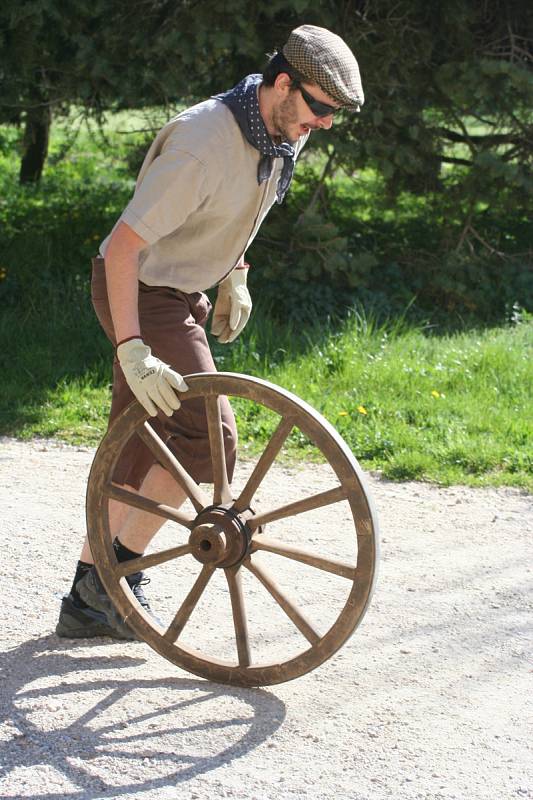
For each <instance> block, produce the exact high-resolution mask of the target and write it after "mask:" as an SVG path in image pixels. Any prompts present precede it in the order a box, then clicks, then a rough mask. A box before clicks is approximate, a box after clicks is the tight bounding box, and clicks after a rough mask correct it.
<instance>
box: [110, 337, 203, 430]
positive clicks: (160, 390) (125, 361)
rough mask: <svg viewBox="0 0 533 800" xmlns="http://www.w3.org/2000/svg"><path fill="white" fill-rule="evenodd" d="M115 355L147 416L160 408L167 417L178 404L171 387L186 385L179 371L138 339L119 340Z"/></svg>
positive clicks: (181, 387)
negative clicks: (156, 355) (165, 362)
mask: <svg viewBox="0 0 533 800" xmlns="http://www.w3.org/2000/svg"><path fill="white" fill-rule="evenodd" d="M117 357H118V360H119V361H120V366H121V367H122V372H123V373H124V377H125V378H126V381H127V382H128V386H129V387H130V389H131V391H132V392H133V394H134V395H135V397H136V398H137V400H138V401H139V403H140V404H141V405H143V406H144V407H145V409H146V410H147V411H148V413H149V414H150V416H152V417H155V415H156V414H157V412H158V411H159V410H160V409H161V411H164V412H165V414H166V415H167V417H171V416H172V413H173V412H174V411H176V410H177V409H178V408H179V407H180V405H181V402H180V399H179V397H178V396H177V394H176V392H175V391H174V389H175V390H176V391H178V392H186V391H187V389H188V388H189V387H188V386H187V384H186V383H185V381H184V380H183V378H182V377H181V375H180V374H179V373H178V372H174V370H173V369H171V368H170V367H169V366H168V364H164V363H163V361H160V360H159V359H158V358H156V357H155V356H153V355H152V351H151V350H150V348H149V347H148V345H146V344H145V343H144V342H143V340H142V339H130V340H129V341H127V342H122V344H119V345H118V347H117Z"/></svg>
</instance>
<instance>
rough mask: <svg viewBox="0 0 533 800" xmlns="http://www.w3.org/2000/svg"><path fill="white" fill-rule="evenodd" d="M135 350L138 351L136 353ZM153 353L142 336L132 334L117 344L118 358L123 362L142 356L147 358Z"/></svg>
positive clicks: (137, 359) (136, 359) (135, 359)
mask: <svg viewBox="0 0 533 800" xmlns="http://www.w3.org/2000/svg"><path fill="white" fill-rule="evenodd" d="M135 351H137V352H136V353H135ZM134 353H135V355H134ZM151 353H152V351H151V350H150V348H149V347H148V345H147V344H145V343H144V342H143V340H142V339H141V338H140V336H132V337H131V338H129V339H124V340H123V341H122V342H120V343H119V344H117V358H118V360H119V361H120V363H121V364H122V363H123V362H126V361H139V360H140V359H142V358H147V357H148V356H149V355H151ZM132 356H133V358H132Z"/></svg>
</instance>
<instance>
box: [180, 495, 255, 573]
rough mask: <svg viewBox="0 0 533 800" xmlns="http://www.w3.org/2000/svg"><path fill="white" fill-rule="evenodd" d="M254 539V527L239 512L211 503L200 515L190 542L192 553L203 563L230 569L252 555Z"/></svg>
mask: <svg viewBox="0 0 533 800" xmlns="http://www.w3.org/2000/svg"><path fill="white" fill-rule="evenodd" d="M251 538H252V532H251V530H250V528H249V527H248V525H247V524H246V522H245V521H244V520H243V519H242V518H241V517H240V516H239V514H237V512H236V511H234V510H233V509H231V508H225V507H224V506H209V507H208V508H204V510H203V511H201V512H200V513H199V515H198V517H197V518H196V520H195V523H194V527H193V529H192V531H191V535H190V536H189V544H190V546H191V549H192V555H193V556H194V557H195V558H196V559H197V560H198V561H200V562H201V563H202V564H212V565H213V566H215V567H223V568H226V567H232V566H234V565H235V564H238V563H239V562H240V561H242V560H243V559H244V558H245V557H246V556H247V555H248V551H249V547H250V541H251Z"/></svg>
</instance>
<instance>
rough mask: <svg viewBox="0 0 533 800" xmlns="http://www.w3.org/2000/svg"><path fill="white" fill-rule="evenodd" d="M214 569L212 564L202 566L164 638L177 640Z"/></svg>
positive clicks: (170, 640) (169, 640) (172, 640)
mask: <svg viewBox="0 0 533 800" xmlns="http://www.w3.org/2000/svg"><path fill="white" fill-rule="evenodd" d="M214 571H215V568H214V567H213V566H212V565H211V564H205V565H204V566H203V567H202V571H201V572H200V574H199V575H198V577H197V578H196V580H195V582H194V585H193V587H192V589H191V591H190V592H189V594H188V595H187V597H186V598H185V600H184V601H183V603H182V604H181V607H180V609H179V611H178V613H177V614H176V616H175V617H174V619H173V620H172V622H171V623H170V625H169V626H168V628H167V630H166V632H165V635H164V638H165V639H166V640H167V641H168V642H175V641H176V639H177V638H178V637H179V635H180V633H181V632H182V630H183V628H184V627H185V625H186V624H187V621H188V620H189V617H190V616H191V614H192V612H193V611H194V609H195V608H196V606H197V605H198V601H199V600H200V597H201V596H202V594H203V592H204V589H205V587H206V586H207V584H208V583H209V579H210V578H211V575H212V574H213V572H214Z"/></svg>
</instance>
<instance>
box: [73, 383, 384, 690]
mask: <svg viewBox="0 0 533 800" xmlns="http://www.w3.org/2000/svg"><path fill="white" fill-rule="evenodd" d="M186 380H187V385H188V386H189V391H188V392H187V398H191V399H192V398H195V397H203V398H204V399H205V404H206V411H207V418H208V427H209V440H210V444H211V457H212V463H213V476H214V485H213V492H212V496H211V493H210V494H209V495H208V494H207V493H206V491H205V490H204V489H203V488H201V487H200V486H198V485H197V483H196V482H195V481H194V480H193V479H192V477H191V476H190V475H189V474H188V473H187V472H186V470H185V469H184V468H183V467H182V465H181V464H180V463H179V462H178V460H177V459H176V458H175V457H174V455H173V454H172V453H171V451H170V450H169V449H168V447H167V446H166V445H165V444H164V443H163V442H162V441H161V439H160V438H159V437H158V436H157V434H156V433H155V432H154V430H153V428H152V427H151V425H150V424H149V417H148V415H147V414H146V412H145V411H144V409H143V408H142V407H141V406H140V405H139V404H138V403H132V404H131V405H130V406H129V407H128V408H127V409H125V410H124V412H123V413H122V414H121V415H120V417H118V418H117V419H116V421H115V422H114V424H113V425H112V427H111V428H110V430H109V431H108V433H107V434H106V436H105V437H104V439H103V440H102V443H101V445H100V447H99V449H98V451H97V453H96V456H95V459H94V462H93V465H92V468H91V473H90V477H89V484H88V490H87V527H88V531H89V540H90V544H91V549H92V552H93V555H94V558H95V562H96V564H97V568H98V572H99V574H100V577H101V579H102V582H103V583H104V585H105V587H106V590H107V592H108V594H109V596H110V597H111V599H112V601H113V603H114V604H115V606H116V608H117V609H118V611H119V612H120V613H121V614H122V616H123V618H124V620H126V621H127V624H128V625H129V626H130V627H131V628H132V629H133V631H134V632H135V633H136V634H137V636H138V637H139V638H140V639H142V640H144V641H145V642H147V644H149V645H150V646H151V647H152V648H154V649H155V650H156V651H157V652H159V653H160V654H161V655H163V656H164V657H165V658H167V659H169V660H170V661H171V662H173V663H175V664H177V665H178V666H180V667H182V668H183V669H186V670H188V671H189V672H192V673H194V674H196V675H200V676H202V677H205V678H208V679H210V680H214V681H219V682H221V683H229V684H233V685H240V686H259V685H268V684H274V683H281V682H283V681H287V680H290V679H292V678H296V677H298V676H300V675H303V674H305V673H306V672H309V671H310V670H312V669H314V668H315V667H317V666H318V665H319V664H321V663H323V662H324V661H325V660H326V659H328V658H329V657H330V656H331V655H332V654H333V653H335V652H336V651H337V650H338V649H339V648H340V647H341V646H342V644H343V643H344V642H345V641H346V640H347V639H348V638H349V636H350V635H351V634H352V633H353V632H354V630H355V628H356V627H357V625H358V624H359V622H360V621H361V619H362V617H363V615H364V613H365V611H366V609H367V607H368V604H369V601H370V598H371V594H372V590H373V586H374V583H375V579H376V570H377V558H378V533H377V521H376V516H375V513H374V511H373V509H372V504H371V501H370V499H369V497H368V494H367V491H366V489H365V485H364V479H363V476H362V473H361V470H360V467H359V465H358V464H357V461H356V460H355V458H354V456H353V454H352V453H351V451H350V450H349V449H348V447H347V445H346V444H345V442H344V441H343V440H342V438H341V437H340V436H339V434H338V433H337V432H336V430H335V429H334V428H333V427H332V426H331V425H330V424H329V423H328V422H327V421H326V420H325V419H324V418H323V417H322V416H321V415H320V414H318V413H317V412H316V411H315V410H314V409H312V408H311V407H310V406H309V405H308V404H307V403H304V402H303V401H302V400H300V399H299V398H297V397H295V396H294V395H292V394H291V393H290V392H287V391H285V390H283V389H281V388H279V387H277V386H274V385H273V384H271V383H268V382H266V381H263V380H260V379H258V378H252V377H249V376H245V375H238V374H233V373H223V372H219V373H202V374H195V375H188V376H186ZM221 395H228V396H230V397H237V398H243V400H244V401H246V402H250V403H253V404H256V405H257V406H259V407H263V409H269V410H270V411H271V412H274V414H275V415H278V417H279V419H278V420H277V426H276V427H275V430H274V432H273V433H272V435H271V437H270V439H269V441H268V444H267V446H266V448H265V449H264V451H263V453H262V454H261V456H260V457H259V458H258V460H257V462H256V463H255V465H254V466H253V468H252V469H251V473H250V474H249V475H248V477H247V479H246V480H245V482H244V485H243V486H242V487H241V488H237V487H235V485H233V486H230V485H229V483H228V478H227V472H226V463H225V454H224V447H223V438H222V423H221V416H220V408H219V402H218V398H219V396H221ZM240 402H242V401H240ZM176 413H178V414H179V411H178V412H176ZM294 429H297V430H299V431H300V432H301V434H302V435H303V436H305V437H306V438H307V439H308V440H309V441H311V442H312V443H313V444H314V446H315V447H316V449H317V450H318V451H319V452H320V454H321V455H322V457H323V459H325V461H326V462H327V463H328V464H329V468H328V469H329V474H330V475H331V481H332V485H331V486H330V487H329V488H326V489H325V490H323V489H322V490H320V491H312V490H311V492H310V493H309V492H308V493H307V494H306V493H305V491H304V496H303V497H302V496H301V494H302V487H299V488H298V487H297V486H296V485H295V486H294V487H293V485H292V481H289V482H288V486H287V492H288V494H290V492H291V490H292V489H293V488H294V491H295V492H296V493H297V494H296V499H294V500H293V499H290V501H289V502H283V504H281V505H280V504H279V503H278V504H277V505H276V503H274V505H273V507H269V506H268V504H267V507H266V508H264V507H263V504H264V502H265V500H264V497H263V496H262V495H263V493H264V490H265V486H267V485H268V480H267V479H268V475H269V470H270V469H271V467H272V465H273V463H274V461H275V459H276V457H277V456H278V454H279V453H280V451H281V449H282V447H283V445H284V444H285V442H286V441H287V439H288V437H289V435H291V432H292V431H293V430H294ZM132 436H139V437H140V438H141V439H142V440H143V441H144V442H145V443H146V445H147V446H148V447H149V448H150V449H151V450H152V452H153V453H154V455H155V456H156V457H157V459H158V461H159V463H160V464H161V465H162V466H163V467H164V468H165V469H166V470H167V471H168V473H169V474H170V475H171V476H172V478H173V479H174V480H175V481H176V483H177V484H178V485H179V486H180V487H181V488H182V489H183V490H184V491H185V492H186V494H187V497H188V498H189V501H190V503H188V504H187V506H188V507H189V510H187V507H185V506H184V507H183V508H181V509H176V508H173V507H172V506H170V505H167V504H165V502H164V501H165V498H160V499H151V498H148V497H143V496H141V495H140V494H136V493H134V492H132V491H128V490H127V489H124V488H122V487H119V486H117V485H115V484H114V483H113V472H114V468H115V465H116V463H117V460H118V457H119V455H120V452H121V451H122V449H123V447H124V446H125V445H126V443H127V442H128V441H129V439H130V438H131V437H132ZM266 493H267V495H268V491H267V492H266ZM258 497H260V500H261V502H260V503H259V502H258ZM110 499H114V500H117V501H119V502H121V503H125V504H126V505H128V506H131V507H135V508H138V509H141V510H143V511H147V512H149V513H150V514H156V515H158V516H160V517H162V518H164V520H166V521H167V524H166V525H165V527H164V529H163V531H166V533H164V534H161V535H162V538H163V540H164V542H163V548H162V549H161V546H160V549H157V545H158V544H159V537H160V534H158V535H157V536H156V538H155V539H154V541H153V543H152V548H153V551H149V552H148V553H147V554H145V555H144V556H142V557H141V558H139V559H135V560H134V561H130V562H127V563H121V564H119V563H118V562H117V560H116V556H115V552H114V549H113V546H112V542H111V536H110V531H109V512H108V504H109V500H110ZM335 509H340V511H339V512H338V513H336V512H335ZM341 512H342V513H341ZM276 528H277V531H276ZM276 534H277V535H276ZM267 563H268V564H270V565H271V566H270V569H269V568H267ZM159 568H161V569H165V570H167V572H166V573H165V574H166V575H167V583H166V586H167V591H170V592H171V596H170V595H168V594H167V595H165V598H164V600H163V601H162V602H163V604H166V606H165V607H166V611H167V612H168V614H169V618H168V619H167V620H166V621H164V622H161V623H160V622H159V621H158V620H157V621H156V620H155V619H153V618H152V617H151V616H150V615H148V614H147V613H146V612H145V611H144V609H143V608H142V607H141V606H140V605H139V603H138V602H137V601H136V599H135V597H134V595H133V594H132V592H131V590H130V589H129V586H128V584H127V582H126V578H125V576H126V575H129V574H132V573H133V572H136V571H138V570H140V569H142V570H145V571H146V570H147V571H148V574H150V571H151V570H154V571H156V570H157V569H159ZM304 573H305V576H306V578H307V580H303V578H302V575H304ZM222 578H223V580H221V579H222ZM154 587H155V582H154ZM168 587H170V588H168ZM211 587H213V591H214V592H215V595H216V597H215V599H214V600H211V601H210V600H209V597H208V593H209V589H210V588H211ZM217 587H218V588H217ZM295 591H296V593H298V591H300V594H302V593H303V596H302V598H301V599H300V602H298V601H296V600H295V599H294V597H293V596H292V595H293V594H294V593H295ZM151 597H152V596H151ZM210 602H211V605H209V603H210ZM269 603H270V606H269V605H268V604H269ZM321 604H322V605H321ZM304 607H305V611H304ZM200 608H201V609H203V610H202V611H201V612H200ZM155 610H156V613H157V614H158V616H159V614H160V607H159V604H158V605H157V608H156V609H155ZM276 615H278V616H276ZM223 616H224V620H225V621H226V626H225V627H224V624H223V622H222V617H223ZM196 617H198V619H196ZM273 619H275V620H276V621H275V622H274V623H273V622H272V620H273ZM193 620H196V621H195V622H193ZM285 625H286V626H287V629H286V632H284V633H283V635H281V634H280V631H281V629H282V628H283V630H284V631H285V628H284V626H285ZM255 626H257V628H256V627H255ZM204 628H207V629H208V630H206V631H204ZM187 636H193V642H192V646H191V643H190V642H189V641H188V640H187ZM195 637H196V638H195ZM200 639H201V642H200V647H199V645H198V641H197V640H200ZM211 647H212V648H213V649H215V650H218V651H220V649H222V657H220V655H218V653H217V655H213V653H212V652H211V651H210V652H205V650H206V649H207V650H210V649H211ZM285 647H288V648H289V653H286V652H282V653H280V652H279V650H280V648H281V649H282V650H284V649H285ZM270 648H271V649H270ZM265 650H266V655H263V651H265ZM272 652H273V653H274V657H273V656H272Z"/></svg>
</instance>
